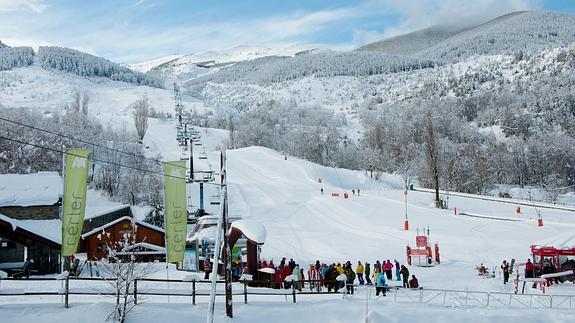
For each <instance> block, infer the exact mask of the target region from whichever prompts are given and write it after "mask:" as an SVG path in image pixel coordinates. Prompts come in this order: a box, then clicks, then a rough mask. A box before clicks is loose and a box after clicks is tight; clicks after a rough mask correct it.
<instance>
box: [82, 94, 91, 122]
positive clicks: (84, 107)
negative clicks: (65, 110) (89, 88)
mask: <svg viewBox="0 0 575 323" xmlns="http://www.w3.org/2000/svg"><path fill="white" fill-rule="evenodd" d="M89 102H90V95H88V92H84V94H83V95H82V114H83V115H84V116H87V115H88V103H89Z"/></svg>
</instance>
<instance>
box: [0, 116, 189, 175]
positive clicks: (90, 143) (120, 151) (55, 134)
mask: <svg viewBox="0 0 575 323" xmlns="http://www.w3.org/2000/svg"><path fill="white" fill-rule="evenodd" d="M0 120H2V121H6V122H11V123H14V124H17V125H19V126H22V127H27V128H30V129H34V130H38V131H42V132H46V133H49V134H51V135H54V136H59V137H63V138H67V139H70V140H74V141H78V142H81V143H85V144H88V145H92V146H95V147H100V148H103V149H107V150H111V151H114V152H117V153H121V154H125V155H130V156H133V157H137V158H142V159H147V160H151V161H153V162H155V163H158V164H160V165H161V164H162V161H161V160H159V159H156V158H150V157H146V156H141V155H137V154H134V153H131V152H128V151H123V150H120V149H116V148H110V147H106V146H104V145H101V144H97V143H93V142H90V141H87V140H84V139H78V138H74V137H72V136H69V135H65V134H61V133H57V132H53V131H50V130H46V129H42V128H38V127H34V126H32V125H29V124H25V123H22V122H18V121H15V120H10V119H6V118H3V117H0ZM176 167H181V166H176Z"/></svg>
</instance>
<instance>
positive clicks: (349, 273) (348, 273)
mask: <svg viewBox="0 0 575 323" xmlns="http://www.w3.org/2000/svg"><path fill="white" fill-rule="evenodd" d="M345 277H346V287H347V293H348V294H352V295H353V283H354V282H355V273H354V272H353V270H351V268H347V269H346V270H345Z"/></svg>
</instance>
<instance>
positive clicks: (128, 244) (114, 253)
mask: <svg viewBox="0 0 575 323" xmlns="http://www.w3.org/2000/svg"><path fill="white" fill-rule="evenodd" d="M137 231H138V227H137V226H136V225H135V224H134V223H132V226H131V230H129V231H127V232H125V233H124V234H123V237H122V238H123V240H122V241H120V242H116V243H114V242H110V241H109V233H107V232H103V233H102V234H100V235H99V239H100V240H102V241H103V242H104V243H105V245H106V252H107V255H106V257H105V258H103V259H102V260H100V261H99V264H98V267H99V268H102V271H101V272H103V276H104V279H105V280H106V281H107V282H108V283H109V285H110V286H111V287H112V289H113V290H114V293H115V297H116V306H115V308H114V311H113V312H112V313H110V315H109V316H108V320H109V321H115V322H120V323H124V322H125V321H126V318H127V316H128V313H130V311H132V309H133V308H134V306H135V305H136V304H135V300H134V285H135V283H136V280H138V279H141V278H144V277H146V276H148V275H150V273H151V272H152V263H141V264H140V263H139V262H137V259H136V256H137V248H135V246H134V244H135V243H136V236H137Z"/></svg>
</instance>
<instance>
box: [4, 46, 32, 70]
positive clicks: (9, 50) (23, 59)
mask: <svg viewBox="0 0 575 323" xmlns="http://www.w3.org/2000/svg"><path fill="white" fill-rule="evenodd" d="M2 46H4V47H2ZM33 61H34V50H33V49H32V47H8V46H5V45H4V44H2V43H0V71H6V70H11V69H13V68H15V67H23V66H28V65H31V64H32V62H33Z"/></svg>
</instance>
